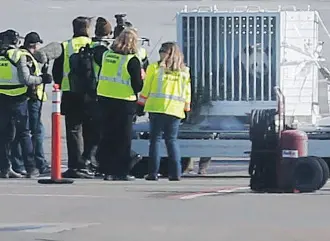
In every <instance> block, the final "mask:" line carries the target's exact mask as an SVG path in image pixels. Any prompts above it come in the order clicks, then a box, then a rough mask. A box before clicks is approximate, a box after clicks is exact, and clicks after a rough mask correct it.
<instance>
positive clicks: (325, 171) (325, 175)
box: [311, 156, 330, 189]
mask: <svg viewBox="0 0 330 241" xmlns="http://www.w3.org/2000/svg"><path fill="white" fill-rule="evenodd" d="M311 157H313V158H315V159H316V160H317V161H318V162H319V163H320V165H321V167H322V170H323V179H322V182H321V185H320V187H319V189H321V188H322V187H323V186H324V185H325V184H326V183H327V181H328V179H329V175H330V171H329V166H328V164H327V163H326V162H325V160H324V159H322V158H321V157H317V156H311Z"/></svg>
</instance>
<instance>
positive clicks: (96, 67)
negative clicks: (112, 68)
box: [91, 41, 108, 78]
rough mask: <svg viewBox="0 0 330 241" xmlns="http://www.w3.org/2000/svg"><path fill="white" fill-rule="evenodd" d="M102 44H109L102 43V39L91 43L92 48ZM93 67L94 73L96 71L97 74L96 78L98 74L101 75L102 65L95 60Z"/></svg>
mask: <svg viewBox="0 0 330 241" xmlns="http://www.w3.org/2000/svg"><path fill="white" fill-rule="evenodd" d="M100 45H102V46H104V47H108V46H106V45H105V44H102V42H100V41H97V42H94V41H93V42H92V43H91V48H94V47H96V46H100ZM93 68H94V73H95V76H96V78H98V75H99V71H100V66H99V65H98V64H97V63H96V62H95V61H94V60H93Z"/></svg>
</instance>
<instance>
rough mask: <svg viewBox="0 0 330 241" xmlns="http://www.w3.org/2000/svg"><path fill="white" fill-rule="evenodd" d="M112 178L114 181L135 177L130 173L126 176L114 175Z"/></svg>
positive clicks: (130, 179) (131, 179) (128, 179)
mask: <svg viewBox="0 0 330 241" xmlns="http://www.w3.org/2000/svg"><path fill="white" fill-rule="evenodd" d="M112 180H113V181H134V180H135V177H133V176H129V175H126V176H113V177H112Z"/></svg>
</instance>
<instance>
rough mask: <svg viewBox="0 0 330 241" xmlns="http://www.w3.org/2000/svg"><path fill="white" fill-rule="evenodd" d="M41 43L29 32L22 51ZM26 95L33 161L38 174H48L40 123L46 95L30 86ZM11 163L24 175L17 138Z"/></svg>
mask: <svg viewBox="0 0 330 241" xmlns="http://www.w3.org/2000/svg"><path fill="white" fill-rule="evenodd" d="M42 43H43V41H42V40H41V39H40V36H39V35H38V34H37V33H35V32H31V33H29V34H27V35H26V37H25V39H24V45H23V47H22V48H23V49H26V51H29V49H30V47H29V46H34V45H36V44H42ZM27 95H28V97H29V100H28V115H29V127H30V132H31V133H30V134H31V136H32V145H33V153H34V160H35V162H36V167H37V169H38V170H39V173H40V174H49V173H50V167H49V165H48V163H47V161H46V159H45V153H44V147H43V142H44V137H45V129H44V126H43V124H42V122H41V116H40V115H41V112H40V111H41V109H40V106H41V103H42V101H46V100H47V95H46V93H44V91H43V85H42V84H40V85H31V86H29V88H28V91H27ZM11 161H12V168H13V170H14V171H16V172H18V173H20V174H23V175H25V174H26V170H25V169H24V165H23V161H22V150H21V147H20V145H19V141H18V140H17V138H16V139H15V140H14V141H13V143H12V145H11Z"/></svg>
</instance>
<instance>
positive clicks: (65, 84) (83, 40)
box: [61, 37, 92, 91]
mask: <svg viewBox="0 0 330 241" xmlns="http://www.w3.org/2000/svg"><path fill="white" fill-rule="evenodd" d="M91 42H92V40H91V39H90V38H88V37H76V38H73V39H70V40H68V41H66V42H64V43H63V47H64V63H63V79H62V85H61V89H62V91H70V83H69V78H68V75H69V72H70V65H69V60H70V56H71V55H72V54H74V53H78V51H79V50H80V48H81V47H84V46H86V45H87V44H90V43H91ZM74 45H77V47H76V49H75V48H74Z"/></svg>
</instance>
